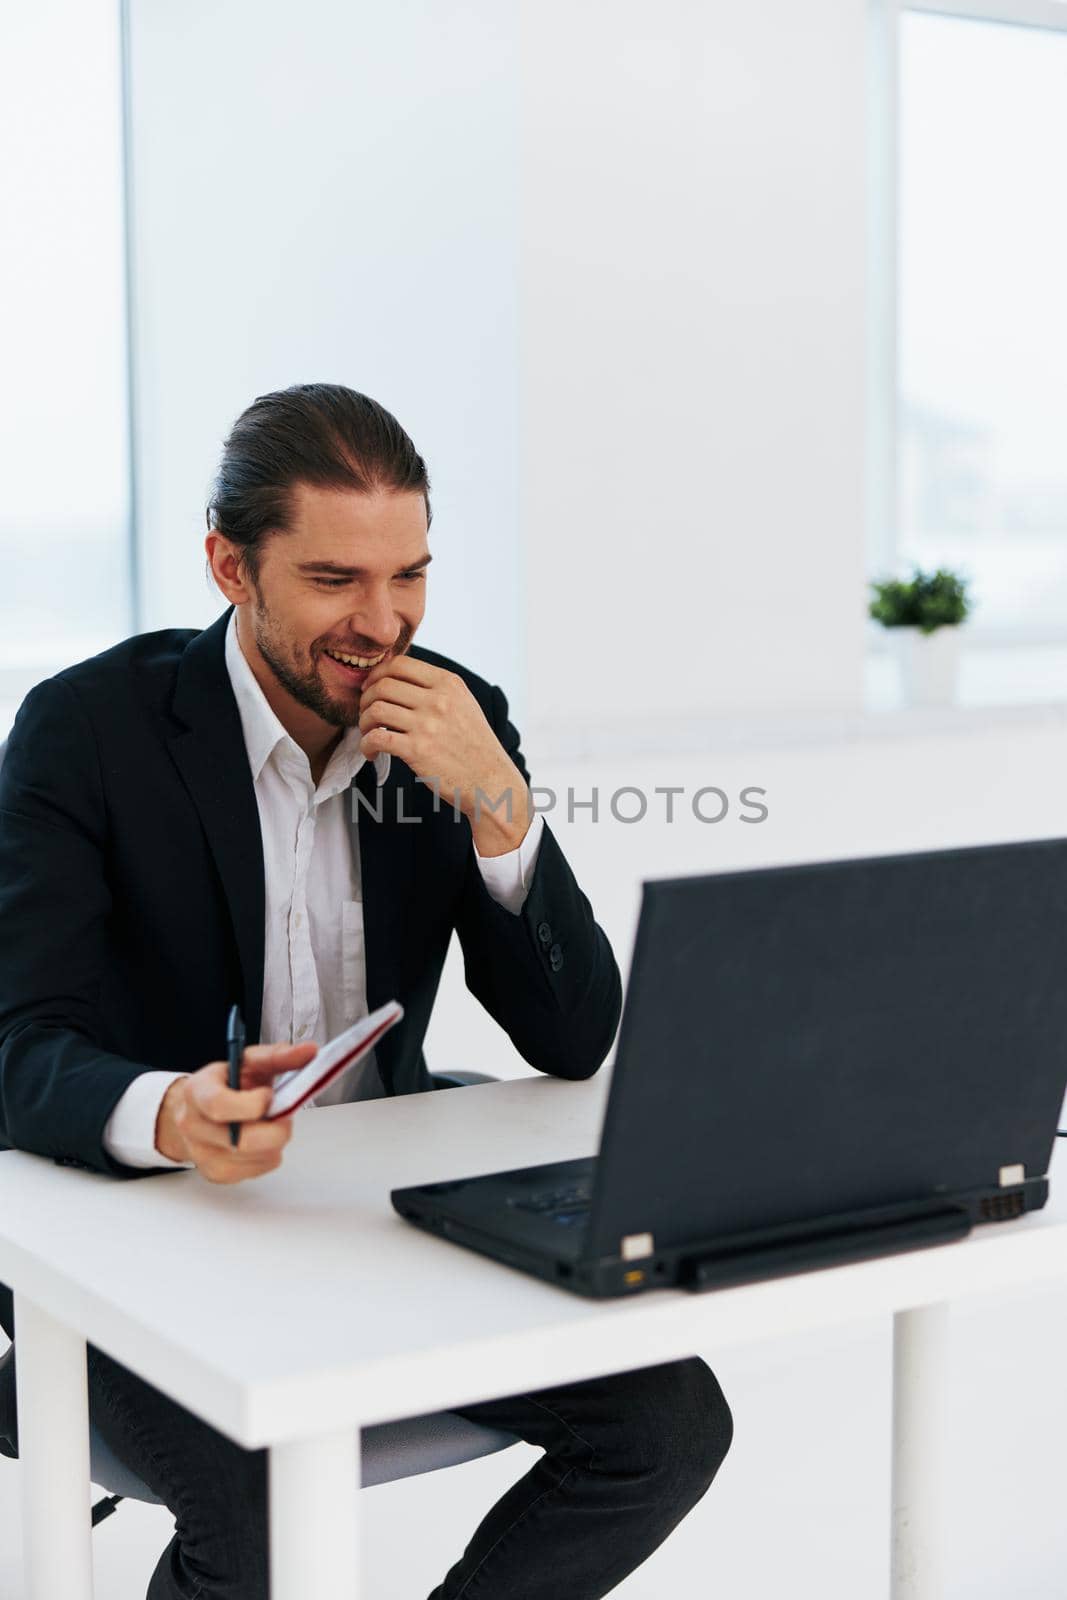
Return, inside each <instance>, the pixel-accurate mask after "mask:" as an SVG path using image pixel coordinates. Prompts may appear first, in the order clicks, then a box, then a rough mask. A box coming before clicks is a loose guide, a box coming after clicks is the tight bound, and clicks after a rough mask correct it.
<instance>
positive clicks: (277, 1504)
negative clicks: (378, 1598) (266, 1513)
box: [270, 1428, 360, 1600]
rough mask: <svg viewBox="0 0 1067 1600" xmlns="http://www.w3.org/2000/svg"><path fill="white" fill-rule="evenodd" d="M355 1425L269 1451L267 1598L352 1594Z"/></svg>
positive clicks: (329, 1599) (345, 1598)
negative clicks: (268, 1564)
mask: <svg viewBox="0 0 1067 1600" xmlns="http://www.w3.org/2000/svg"><path fill="white" fill-rule="evenodd" d="M359 1473H360V1468H359V1429H358V1428H346V1429H345V1430H344V1432H342V1433H327V1434H320V1435H319V1436H318V1437H317V1438H314V1439H302V1440H298V1441H297V1442H296V1443H295V1444H278V1445H275V1446H274V1447H273V1449H272V1450H271V1453H270V1578H271V1587H270V1592H271V1600H307V1597H308V1596H309V1595H314V1596H315V1600H357V1596H358V1593H359Z"/></svg>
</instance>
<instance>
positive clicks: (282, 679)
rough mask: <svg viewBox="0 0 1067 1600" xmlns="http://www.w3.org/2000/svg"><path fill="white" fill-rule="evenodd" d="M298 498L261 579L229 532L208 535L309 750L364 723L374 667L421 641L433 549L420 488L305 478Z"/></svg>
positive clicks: (279, 706) (270, 683)
mask: <svg viewBox="0 0 1067 1600" xmlns="http://www.w3.org/2000/svg"><path fill="white" fill-rule="evenodd" d="M290 507H291V509H290V518H289V526H288V528H287V529H285V531H283V532H278V533H276V534H271V535H270V536H269V537H268V538H267V539H266V540H265V541H264V542H263V544H262V546H261V548H260V549H259V552H258V562H257V570H256V573H255V576H254V577H253V576H252V575H251V574H250V573H249V571H248V570H247V567H246V566H245V565H242V564H241V563H240V562H239V560H238V556H237V554H236V553H235V547H233V546H231V545H230V544H229V541H227V540H225V539H224V538H223V537H222V536H221V535H219V534H214V535H209V538H208V554H209V558H210V561H211V565H212V570H213V572H214V575H215V578H216V580H217V581H218V582H219V585H220V587H221V588H222V589H223V592H224V593H225V594H226V595H227V597H228V598H229V599H231V600H233V601H234V602H235V604H236V605H237V606H238V619H237V631H238V639H239V640H240V644H241V649H242V651H243V653H244V655H245V657H246V659H247V660H248V663H249V665H250V666H251V668H252V671H253V672H254V673H255V675H256V678H257V680H258V682H259V684H260V687H261V688H262V690H263V692H264V694H265V695H266V698H267V700H268V702H269V703H270V705H271V707H272V709H273V710H274V712H275V714H276V715H277V717H278V719H279V721H280V722H281V723H282V725H283V726H284V727H285V728H286V729H287V730H288V731H289V733H291V734H292V736H293V738H294V739H296V740H297V742H298V743H299V744H301V745H302V746H303V747H304V748H305V749H306V748H308V747H309V744H312V745H314V744H317V743H319V742H321V739H322V737H323V736H327V737H332V736H335V735H336V731H337V730H338V729H339V728H349V727H353V726H354V725H355V724H356V723H357V722H358V721H359V701H360V690H361V688H362V685H363V684H364V682H365V681H366V678H367V675H368V673H369V671H370V669H371V667H372V666H374V665H376V664H377V662H378V661H379V660H382V659H384V658H385V657H386V656H390V655H393V656H399V655H403V654H404V652H405V651H406V650H407V648H408V646H409V645H410V644H411V641H412V639H413V637H414V635H415V630H416V629H417V628H418V626H419V623H420V622H421V621H422V617H423V612H424V610H425V608H426V566H427V564H428V562H429V560H430V554H429V551H428V550H427V548H426V502H425V499H424V498H423V495H422V494H421V493H414V492H396V491H393V490H385V491H382V492H379V493H374V494H361V493H359V492H357V491H355V490H349V489H320V488H314V487H313V486H311V485H310V484H306V483H298V484H296V485H295V486H294V487H293V489H292V492H291V502H290ZM213 541H214V544H213Z"/></svg>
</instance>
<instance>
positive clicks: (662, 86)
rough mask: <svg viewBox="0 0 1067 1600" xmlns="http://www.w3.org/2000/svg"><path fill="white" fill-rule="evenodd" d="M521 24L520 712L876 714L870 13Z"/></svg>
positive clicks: (756, 8) (746, 11)
mask: <svg viewBox="0 0 1067 1600" xmlns="http://www.w3.org/2000/svg"><path fill="white" fill-rule="evenodd" d="M523 24H524V27H523V39H522V45H523V54H522V71H523V88H524V105H525V114H524V118H523V162H524V175H525V178H526V189H525V194H526V203H525V206H524V210H523V216H522V268H523V293H522V308H523V316H522V323H521V332H522V369H521V378H522V396H523V404H522V413H521V416H522V433H521V440H522V475H521V485H522V512H523V529H524V547H525V559H526V575H527V586H526V591H525V598H526V628H527V634H528V639H529V656H528V671H529V689H528V703H529V705H530V708H531V712H532V714H533V715H534V716H535V717H536V718H537V719H541V718H545V719H550V720H553V721H557V720H563V721H572V720H573V721H578V722H583V721H592V720H597V719H602V718H604V717H626V716H629V715H630V714H632V713H633V712H637V713H639V714H640V713H646V712H648V713H664V712H669V711H678V710H683V711H684V710H703V709H722V708H726V707H732V708H757V709H758V708H764V707H767V706H813V705H847V704H858V703H859V695H860V662H861V655H862V621H863V596H864V581H863V580H864V573H863V527H864V500H863V449H864V408H863V391H864V293H865V277H864V270H865V262H864V228H865V217H864V162H865V140H866V126H865V116H866V102H865V92H864V49H865V25H866V9H865V4H864V3H863V0H812V3H807V4H804V5H802V6H798V5H795V4H790V3H788V0H772V3H769V4H761V5H708V4H706V3H704V0H663V3H661V4H658V5H656V6H655V7H651V8H650V7H649V6H648V5H647V4H643V3H640V0H614V3H611V4H607V3H598V4H590V5H581V6H575V5H573V4H568V3H567V0H537V3H536V4H533V3H531V4H529V5H527V6H525V7H524V9H523Z"/></svg>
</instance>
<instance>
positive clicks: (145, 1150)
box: [104, 1072, 191, 1167]
mask: <svg viewBox="0 0 1067 1600" xmlns="http://www.w3.org/2000/svg"><path fill="white" fill-rule="evenodd" d="M188 1076H189V1074H188V1073H187V1072H142V1073H141V1075H140V1077H137V1078H134V1080H133V1082H132V1083H131V1084H130V1086H129V1088H128V1089H127V1090H126V1092H125V1094H124V1095H123V1096H122V1099H121V1100H120V1101H119V1103H118V1105H117V1106H116V1107H115V1109H114V1111H113V1112H112V1113H111V1115H110V1117H108V1119H107V1123H106V1125H105V1127H104V1149H105V1150H106V1151H107V1153H108V1155H109V1156H110V1157H111V1159H112V1161H118V1162H120V1163H121V1164H122V1165H123V1166H124V1167H188V1166H190V1165H191V1162H188V1161H172V1160H171V1159H170V1157H169V1156H165V1155H161V1154H160V1152H159V1151H158V1150H157V1149H156V1120H157V1118H158V1117H159V1108H160V1106H161V1105H162V1104H163V1096H164V1095H165V1094H166V1092H167V1090H168V1089H169V1088H170V1086H171V1084H172V1083H173V1082H174V1081H175V1079H176V1078H187V1077H188Z"/></svg>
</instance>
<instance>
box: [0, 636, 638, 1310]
mask: <svg viewBox="0 0 1067 1600" xmlns="http://www.w3.org/2000/svg"><path fill="white" fill-rule="evenodd" d="M228 616H229V613H227V614H226V615H224V616H222V617H220V618H219V620H218V621H217V622H215V623H213V624H212V625H211V627H209V628H207V629H205V630H204V632H202V633H196V632H192V631H187V630H168V631H166V632H161V633H151V634H144V635H141V636H139V637H137V638H134V639H130V640H128V641H127V642H126V643H124V644H121V645H118V646H116V647H115V648H114V649H112V650H108V651H106V652H105V653H104V654H103V655H99V656H96V657H94V658H93V659H92V660H90V661H86V662H82V663H81V664H80V665H78V666H76V667H71V668H69V669H68V670H67V671H65V672H61V673H60V674H59V675H58V676H56V677H54V678H50V679H48V680H47V681H46V682H44V683H42V684H39V685H38V686H37V688H35V689H34V690H33V691H32V692H31V693H30V694H29V695H28V696H27V698H26V700H25V702H24V704H23V706H22V708H21V710H20V711H19V714H18V718H17V720H16V722H15V726H14V729H13V730H12V733H11V736H10V740H9V743H8V750H7V756H6V759H5V761H4V765H3V769H2V771H0V1149H3V1148H7V1147H14V1148H17V1149H20V1150H30V1151H36V1152H38V1153H39V1154H41V1155H45V1156H50V1157H52V1158H53V1159H54V1160H55V1161H57V1162H60V1163H62V1164H66V1165H70V1166H85V1167H91V1168H96V1169H98V1170H99V1171H102V1172H107V1173H112V1174H114V1175H115V1176H118V1177H129V1176H133V1175H134V1174H133V1173H132V1171H131V1169H130V1168H127V1167H124V1166H120V1165H119V1164H118V1163H116V1162H114V1161H112V1160H111V1158H110V1157H109V1156H108V1155H107V1154H106V1152H105V1150H104V1147H103V1142H102V1135H103V1130H104V1127H105V1124H106V1123H107V1120H108V1117H109V1116H110V1115H111V1112H112V1110H113V1109H114V1107H115V1105H116V1103H117V1102H118V1100H119V1098H120V1097H121V1095H122V1094H123V1091H124V1090H125V1089H126V1088H127V1086H128V1085H129V1084H130V1082H131V1081H132V1080H133V1079H134V1078H136V1077H137V1076H138V1074H139V1073H142V1072H145V1071H146V1070H148V1069H150V1068H158V1067H164V1068H171V1069H174V1070H176V1071H195V1070H196V1069H197V1068H199V1067H201V1066H203V1065H204V1063H205V1062H207V1061H211V1060H216V1059H218V1058H219V1057H220V1056H223V1055H224V1053H225V1052H224V1030H225V1021H226V1013H227V1010H228V1008H229V1007H230V1005H232V1004H233V1002H234V1001H235V1000H236V1001H238V1002H239V1003H240V1005H241V1008H242V1010H243V1012H244V1016H245V1020H246V1024H247V1029H248V1039H249V1043H254V1042H255V1041H256V1040H257V1039H258V1037H259V1026H260V1010H261V1005H262V996H263V932H264V929H263V923H264V884H263V854H262V846H261V840H260V830H259V814H258V810H257V807H256V798H255V793H254V790H253V784H252V776H251V772H250V769H249V765H248V761H247V757H246V754H245V746H244V739H243V735H242V731H241V724H240V719H239V716H238V711H237V705H236V702H235V700H234V697H233V693H232V690H231V688H230V681H229V677H228V675H227V672H226V666H225V659H224V652H223V646H224V639H225V631H226V625H227V621H228ZM411 654H412V655H413V656H415V657H417V658H418V659H419V660H423V661H429V662H431V663H432V664H434V665H436V666H440V667H445V668H447V669H448V670H450V671H452V672H456V673H458V674H459V675H460V676H461V677H462V678H463V680H464V681H465V682H466V684H467V685H468V687H469V688H470V690H471V692H472V693H473V694H474V696H475V698H476V699H477V701H478V703H479V705H480V706H481V708H482V710H483V711H484V712H485V715H486V717H487V719H488V721H489V723H490V725H491V727H492V728H493V730H494V732H495V733H496V735H497V737H498V739H499V740H500V742H501V744H502V745H503V747H504V749H505V750H506V751H507V752H508V754H509V756H511V758H512V760H513V761H514V762H515V764H516V765H517V766H518V767H519V769H520V771H522V772H523V774H524V776H525V775H526V768H525V766H524V763H523V758H522V755H521V753H520V750H519V736H518V733H517V732H516V730H515V728H514V727H513V726H512V725H511V723H510V722H509V720H508V715H507V703H506V701H505V699H504V696H503V694H502V693H501V691H500V690H499V689H498V688H495V687H493V686H492V685H490V684H489V683H487V682H486V681H485V680H484V679H482V678H479V677H477V676H476V675H475V674H474V673H472V672H468V671H467V669H466V668H465V667H462V666H459V665H458V664H457V663H456V662H454V661H450V660H448V659H447V658H446V657H444V656H439V655H436V654H434V653H433V652H431V651H428V650H421V649H418V648H413V649H412V651H411ZM382 802H383V804H382V820H381V821H380V822H378V821H376V820H375V818H374V817H373V816H372V815H371V814H370V813H368V812H366V811H361V814H360V819H359V838H360V853H361V861H362V875H363V907H364V921H365V939H366V961H367V1003H368V1006H369V1008H370V1009H372V1010H373V1009H374V1008H375V1007H377V1006H380V1005H382V1004H383V1003H384V1002H385V1001H386V1000H389V999H391V998H393V997H395V998H396V999H398V1000H400V1001H401V1002H402V1004H403V1006H404V1008H405V1015H404V1019H403V1021H402V1022H401V1023H400V1024H399V1025H398V1026H397V1027H396V1028H394V1029H393V1030H392V1032H391V1033H389V1034H388V1035H386V1037H385V1038H384V1040H383V1041H382V1043H381V1044H380V1045H379V1046H378V1050H377V1060H378V1064H379V1068H380V1071H381V1075H382V1080H383V1083H384V1086H385V1092H386V1093H387V1094H390V1095H392V1094H412V1093H415V1092H417V1091H419V1090H422V1089H427V1088H429V1087H430V1086H431V1085H430V1079H429V1075H428V1073H427V1069H426V1064H425V1062H424V1059H423V1055H422V1041H423V1037H424V1035H425V1032H426V1026H427V1023H428V1022H429V1018H430V1011H431V1008H432V1006H433V1002H434V996H435V994H436V992H437V986H438V983H439V981H440V976H441V968H442V965H443V963H444V960H445V954H446V951H447V949H448V945H449V941H450V939H451V937H452V934H453V931H454V932H456V933H457V934H458V935H459V940H460V944H461V946H462V949H463V958H464V968H465V974H466V982H467V987H468V988H469V989H470V990H471V991H472V993H473V994H475V995H476V996H477V998H478V999H479V1000H480V1001H481V1003H482V1004H483V1005H484V1006H485V1008H486V1010H487V1011H488V1012H489V1013H490V1015H491V1016H493V1017H494V1018H495V1019H496V1021H497V1022H499V1023H500V1025H501V1026H502V1027H503V1028H504V1029H505V1030H506V1031H507V1033H508V1035H509V1036H510V1038H511V1040H512V1043H513V1044H514V1045H515V1048H516V1049H517V1050H518V1052H519V1054H520V1055H521V1056H522V1057H523V1059H524V1060H525V1061H527V1062H529V1063H530V1065H531V1066H533V1067H536V1068H539V1069H540V1070H541V1071H542V1072H549V1073H554V1074H555V1075H557V1076H559V1077H563V1078H585V1077H588V1076H590V1075H591V1074H592V1073H593V1072H595V1071H596V1069H597V1067H598V1066H599V1065H600V1063H601V1062H602V1061H603V1059H604V1057H605V1055H606V1054H607V1052H608V1050H609V1048H610V1046H611V1042H612V1039H613V1038H614V1034H615V1029H616V1026H617V1024H618V1019H619V1012H620V1007H621V986H620V981H619V972H618V968H617V966H616V963H615V959H614V957H613V955H612V952H611V947H610V946H609V944H608V941H607V938H606V937H605V935H604V933H603V931H602V930H601V929H600V928H599V927H598V925H597V924H596V922H595V921H594V919H593V913H592V911H591V910H590V907H589V902H588V901H587V900H586V898H585V896H584V895H583V894H582V892H581V890H580V889H579V887H578V884H577V882H576V881H575V878H574V874H573V873H572V872H571V870H570V868H569V866H568V865H567V862H566V860H565V858H564V856H563V853H562V851H561V850H560V847H559V845H558V843H557V841H556V840H555V838H554V837H553V835H552V833H551V831H550V830H549V828H548V827H547V825H546V826H545V828H544V834H543V838H542V842H541V846H540V850H539V853H538V859H537V865H536V869H535V871H534V875H533V879H532V882H531V884H530V888H529V891H528V894H527V897H526V900H525V903H524V905H523V908H522V911H521V912H520V914H519V915H518V916H513V915H512V914H511V913H510V912H508V911H505V910H504V909H503V908H502V907H501V906H499V905H497V904H496V902H495V901H494V900H493V899H492V897H491V896H490V894H489V893H488V891H487V890H486V888H485V886H484V883H483V881H482V878H481V874H480V872H479V870H478V866H477V863H476V861H475V859H474V847H473V842H472V839H471V833H470V827H469V825H468V823H467V822H466V820H465V819H463V818H460V819H458V820H457V819H456V816H455V814H454V813H453V811H452V809H451V807H450V806H448V805H447V804H441V805H440V806H438V807H437V809H436V810H435V797H434V795H433V792H432V791H431V789H430V788H429V787H427V786H426V785H425V784H421V783H418V782H417V781H416V779H415V777H414V775H413V773H412V772H411V770H410V769H409V768H408V767H406V766H405V765H404V764H403V762H401V761H398V760H397V759H396V758H395V757H394V758H393V761H392V764H391V771H390V775H389V779H388V782H387V783H386V785H385V786H384V790H383V793H382ZM398 803H399V806H400V810H399V812H398V809H397V807H398ZM402 817H406V818H416V817H417V818H418V819H419V820H418V822H417V823H412V822H404V821H402V820H399V819H400V818H402ZM10 1312H11V1307H10V1296H9V1295H7V1294H6V1292H5V1293H3V1294H0V1323H3V1324H4V1325H5V1326H8V1327H9V1326H10Z"/></svg>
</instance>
